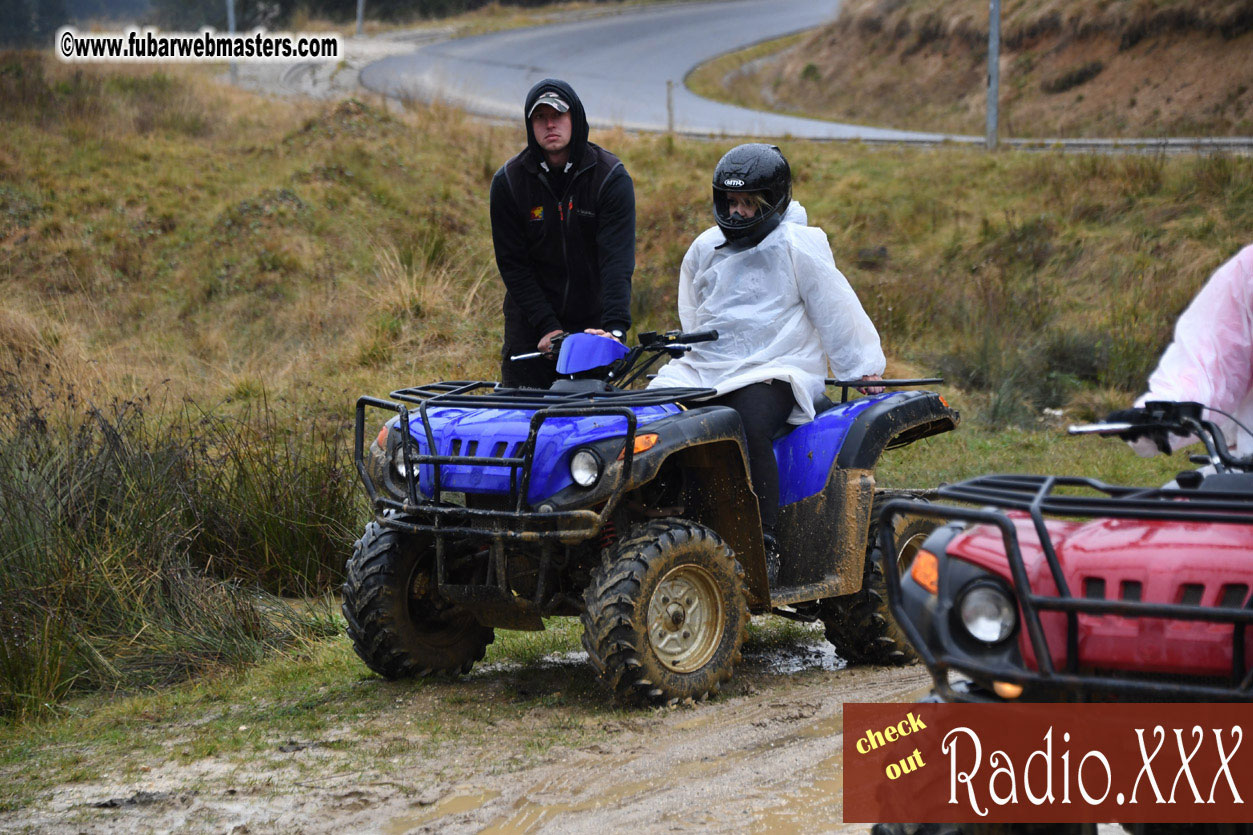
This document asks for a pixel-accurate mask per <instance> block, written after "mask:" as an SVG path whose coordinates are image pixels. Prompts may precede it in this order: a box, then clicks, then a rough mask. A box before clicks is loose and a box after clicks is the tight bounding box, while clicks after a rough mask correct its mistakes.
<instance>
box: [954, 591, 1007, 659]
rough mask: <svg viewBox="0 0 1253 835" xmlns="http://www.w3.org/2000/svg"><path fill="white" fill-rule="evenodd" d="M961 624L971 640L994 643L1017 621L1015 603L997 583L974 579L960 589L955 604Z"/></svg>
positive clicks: (1005, 636)
mask: <svg viewBox="0 0 1253 835" xmlns="http://www.w3.org/2000/svg"><path fill="white" fill-rule="evenodd" d="M957 610H958V612H959V613H960V614H961V621H962V626H964V627H966V631H967V632H969V633H970V635H971V637H973V638H974V639H975V640H978V641H983V642H984V643H985V644H996V643H999V642H1001V641H1003V640H1005V639H1006V638H1008V637H1009V636H1010V635H1011V634H1012V633H1013V631H1014V627H1015V626H1017V625H1018V607H1017V606H1015V605H1014V601H1013V600H1012V599H1010V597H1009V595H1008V594H1006V593H1005V592H1004V591H1003V590H1002V589H1001V588H1000V587H999V586H996V585H992V584H991V583H987V582H982V583H976V584H975V585H973V586H971V587H970V588H969V589H967V590H966V591H965V592H963V593H962V596H961V600H960V601H959V602H958V604H957Z"/></svg>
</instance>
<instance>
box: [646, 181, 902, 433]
mask: <svg viewBox="0 0 1253 835" xmlns="http://www.w3.org/2000/svg"><path fill="white" fill-rule="evenodd" d="M807 219H808V218H807V215H806V213H805V209H804V208H803V207H802V206H801V205H800V204H799V203H797V202H796V201H792V202H791V203H790V204H789V205H788V207H787V211H786V212H785V213H784V215H783V221H782V222H781V223H780V224H779V225H778V226H777V227H776V228H775V229H774V230H773V231H771V232H770V234H769V235H767V236H766V237H765V238H764V239H763V240H762V241H761V243H759V244H757V245H756V246H754V247H749V248H739V249H737V248H735V247H733V246H726V247H722V248H721V249H718V248H717V247H718V246H719V245H720V244H721V243H723V241H724V240H725V238H724V237H723V235H722V230H720V229H719V228H718V227H717V226H714V227H711V228H709V229H707V230H705V231H704V232H703V233H701V235H700V237H698V238H697V239H696V240H695V241H693V242H692V246H691V247H690V248H689V249H688V251H687V255H686V256H684V258H683V265H682V267H681V268H680V270H679V323H680V326H681V327H682V328H683V330H685V331H703V330H710V329H712V330H716V331H718V339H717V340H716V341H714V342H699V343H696V344H694V345H693V346H692V350H691V351H690V352H689V353H687V354H686V355H684V356H682V357H680V358H678V359H672V360H671V361H670V362H669V363H667V364H666V365H665V366H663V367H662V368H661V370H660V371H659V372H658V374H657V377H656V379H654V380H653V381H652V383H650V384H649V387H650V388H655V387H658V386H695V387H700V388H712V389H717V391H718V394H726V393H727V392H731V391H735V390H736V389H740V388H743V387H744V386H747V385H751V384H752V383H760V382H764V381H767V380H783V381H785V382H787V383H789V384H791V386H792V394H793V396H794V397H795V398H796V403H797V407H796V408H795V409H793V410H792V414H791V416H790V417H789V418H788V422H789V423H805V422H807V421H809V420H812V419H813V417H814V398H815V397H817V396H818V395H819V394H821V393H822V391H823V389H824V387H825V385H824V382H823V380H824V378H825V377H826V376H827V365H828V359H829V360H830V367H831V370H832V372H833V373H834V375H835V376H836V377H839V378H842V379H856V378H860V377H863V376H865V375H867V374H882V373H883V369H884V366H885V365H886V362H885V360H884V358H883V349H882V348H881V347H880V346H879V334H878V332H877V331H876V330H875V327H874V325H873V324H872V323H871V321H870V317H869V316H867V315H866V311H865V310H863V309H862V306H861V303H860V302H859V301H858V300H857V294H856V293H854V292H853V288H852V287H851V286H849V283H848V279H846V278H845V277H844V275H843V274H842V273H841V272H840V271H839V270H838V269H837V268H836V266H835V259H834V258H833V257H832V256H831V246H830V244H828V243H827V236H826V234H825V233H824V232H823V231H822V230H821V229H818V228H816V227H811V226H806V225H805V224H806V222H807Z"/></svg>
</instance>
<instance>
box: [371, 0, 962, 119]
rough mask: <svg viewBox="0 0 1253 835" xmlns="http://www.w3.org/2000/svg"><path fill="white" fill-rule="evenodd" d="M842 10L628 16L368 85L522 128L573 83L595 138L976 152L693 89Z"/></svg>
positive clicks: (504, 43) (539, 34) (483, 50)
mask: <svg viewBox="0 0 1253 835" xmlns="http://www.w3.org/2000/svg"><path fill="white" fill-rule="evenodd" d="M839 7H840V0H771V2H762V1H761V0H730V2H716V3H713V2H711V3H678V4H672V5H656V6H642V7H634V8H630V9H625V10H623V12H622V13H620V14H613V15H606V16H600V17H595V18H590V19H583V20H573V21H570V22H568V23H556V24H550V25H546V26H536V27H531V28H527V29H513V30H508V31H504V32H496V33H493V34H489V35H479V36H475V37H470V38H462V39H458V40H451V41H442V42H440V43H434V44H429V45H427V46H423V47H421V48H419V49H418V50H417V51H415V52H413V53H412V54H408V55H396V56H392V57H390V58H384V59H383V60H381V61H377V62H375V63H373V64H370V65H368V66H366V67H365V68H363V69H362V71H361V83H362V84H363V85H364V86H365V87H366V88H368V89H370V90H373V91H375V92H378V93H383V94H385V95H389V96H395V97H402V98H417V99H421V100H427V101H429V100H441V101H447V102H449V103H451V104H456V105H458V106H461V107H464V108H466V109H467V110H470V111H471V112H474V113H478V114H480V115H484V116H494V117H499V118H504V119H517V118H519V117H520V116H521V112H522V100H523V98H524V97H525V95H526V91H527V90H528V89H530V87H531V85H532V84H534V83H535V82H536V81H538V80H540V79H542V78H546V77H549V76H552V77H556V78H562V79H565V80H566V81H568V82H570V84H571V85H573V86H574V88H575V89H576V90H577V91H578V92H579V96H580V97H581V98H582V99H583V103H584V105H585V106H586V108H587V113H588V118H589V121H590V122H591V123H592V125H593V126H595V127H601V128H607V127H623V128H627V129H632V130H648V131H660V130H666V129H667V126H668V112H667V107H666V82H667V81H672V82H673V83H674V84H673V101H674V129H675V130H676V131H677V132H679V133H686V134H695V135H703V136H717V135H726V136H790V137H795V138H804V139H863V140H867V141H889V142H901V141H904V142H942V141H945V140H949V141H955V142H963V143H966V142H977V141H980V140H979V138H978V137H973V136H952V135H946V134H936V133H919V132H916V131H903V130H891V129H887V128H875V127H867V126H864V125H850V124H841V123H838V122H825V121H822V120H819V119H805V118H801V117H797V116H786V115H782V114H777V113H765V112H762V111H757V110H749V109H747V108H743V107H736V106H734V105H730V104H723V103H721V102H715V101H710V100H709V99H705V98H702V97H700V96H698V95H696V94H695V93H693V92H691V91H690V90H688V89H687V87H685V86H684V84H683V78H684V77H685V76H686V75H687V73H688V72H689V71H690V70H691V69H692V68H693V67H695V66H696V65H698V64H700V63H702V62H704V61H706V60H708V59H710V58H712V57H714V56H716V55H720V54H722V53H724V52H729V51H732V50H735V49H741V48H743V47H746V46H749V45H751V44H754V43H758V42H760V41H764V40H770V39H772V38H778V37H782V36H784V35H787V34H790V33H793V32H799V31H802V30H804V29H811V28H813V27H815V26H819V25H821V24H822V23H825V22H827V21H829V20H831V19H833V18H834V17H835V14H836V12H837V11H838V10H839Z"/></svg>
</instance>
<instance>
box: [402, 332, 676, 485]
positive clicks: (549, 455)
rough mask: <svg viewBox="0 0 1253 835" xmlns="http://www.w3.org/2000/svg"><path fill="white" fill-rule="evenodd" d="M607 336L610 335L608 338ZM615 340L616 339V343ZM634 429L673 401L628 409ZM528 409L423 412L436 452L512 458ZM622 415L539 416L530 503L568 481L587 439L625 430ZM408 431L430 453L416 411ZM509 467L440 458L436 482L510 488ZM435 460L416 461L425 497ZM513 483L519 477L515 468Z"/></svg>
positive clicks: (527, 426)
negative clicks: (572, 462)
mask: <svg viewBox="0 0 1253 835" xmlns="http://www.w3.org/2000/svg"><path fill="white" fill-rule="evenodd" d="M610 341H612V340H610ZM615 344H616V343H615ZM633 411H634V412H635V419H636V431H637V432H638V431H639V429H640V428H641V427H643V426H645V425H647V424H649V423H652V422H653V421H655V420H659V419H661V418H663V417H665V416H667V415H672V414H674V413H675V412H678V411H679V407H678V406H674V405H670V404H666V405H662V406H640V407H637V408H635V409H633ZM534 414H535V411H534V410H530V409H461V408H451V407H448V408H440V407H431V408H428V409H427V415H428V417H429V419H430V421H431V434H432V435H433V436H434V437H435V447H436V449H435V453H434V454H436V455H465V456H490V457H493V458H512V457H516V456H520V455H521V454H522V447H523V445H524V444H525V443H526V439H527V436H528V435H529V434H530V430H531V417H532V416H533V415H534ZM626 429H627V427H626V419H625V418H623V417H621V416H619V415H590V416H587V417H554V418H549V419H548V420H546V421H544V423H543V424H542V425H541V426H540V430H539V433H538V435H537V436H536V439H535V454H534V457H533V459H532V465H531V480H530V484H529V486H528V489H527V497H526V500H527V502H528V503H530V504H532V505H534V504H535V503H537V502H540V501H543V500H544V499H545V498H547V497H549V496H551V495H553V494H554V493H556V492H558V491H559V490H563V489H565V488H566V487H569V486H570V485H571V484H573V481H572V480H571V479H570V456H571V455H572V454H573V453H574V450H575V449H577V448H579V447H580V446H583V445H584V444H587V443H590V442H592V441H599V440H603V439H605V438H612V437H615V436H621V435H625V434H626ZM409 433H410V435H411V437H412V438H413V440H414V442H415V445H416V452H417V453H418V454H420V455H425V454H429V451H428V450H427V443H426V432H425V431H424V430H423V428H422V418H421V414H420V413H419V412H418V411H416V410H415V411H412V412H410V413H409ZM510 473H511V470H510V468H509V467H506V466H500V467H492V466H486V467H484V466H477V465H476V466H467V465H458V464H444V465H442V466H441V467H440V488H441V489H442V490H451V491H454V492H464V493H492V494H498V495H508V494H509V493H510V488H511V484H510V481H511V479H510ZM434 479H435V465H433V464H422V465H420V466H419V467H418V485H419V489H420V490H421V492H422V494H423V495H424V496H427V497H428V498H429V497H430V496H431V494H432V492H433V485H434ZM517 479H518V480H517V484H518V485H519V486H520V485H521V483H522V472H521V470H519V471H518V475H517Z"/></svg>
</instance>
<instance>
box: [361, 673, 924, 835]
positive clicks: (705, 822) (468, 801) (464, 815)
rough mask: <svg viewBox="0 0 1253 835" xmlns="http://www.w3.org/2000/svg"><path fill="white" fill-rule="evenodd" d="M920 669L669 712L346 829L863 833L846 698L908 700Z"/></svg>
mask: <svg viewBox="0 0 1253 835" xmlns="http://www.w3.org/2000/svg"><path fill="white" fill-rule="evenodd" d="M929 685H930V678H929V676H928V675H927V673H926V670H925V669H924V668H921V667H908V668H904V669H877V668H864V667H863V668H856V669H850V670H841V671H836V672H832V673H825V674H822V675H821V676H815V677H811V678H810V679H809V680H807V681H805V682H803V683H794V684H792V685H790V686H788V687H786V688H785V689H784V690H783V691H782V692H778V691H774V692H768V693H758V694H755V695H752V696H747V697H741V698H737V699H735V700H729V701H722V702H718V703H713V704H704V705H698V706H696V707H695V708H693V709H691V710H686V711H685V710H680V711H676V712H673V713H671V714H670V715H669V716H666V717H664V719H663V720H662V721H661V722H660V723H659V724H657V725H653V726H652V727H650V728H647V729H645V730H644V731H642V732H631V733H627V732H623V733H622V734H621V735H620V736H618V737H615V739H614V740H613V741H612V742H611V743H610V744H597V745H592V746H587V747H584V748H581V749H577V750H570V751H565V752H561V753H560V754H557V755H555V756H554V758H553V760H551V761H549V762H547V763H545V764H543V765H541V766H537V767H534V768H531V769H528V770H525V771H521V772H515V773H513V774H509V775H502V776H500V777H486V778H483V779H480V780H476V781H474V782H473V783H467V784H463V785H462V786H459V787H455V788H454V789H453V790H452V791H451V792H450V793H449V794H448V795H446V796H445V797H444V798H441V799H440V801H439V802H437V803H436V804H434V805H433V806H431V807H430V808H427V809H424V810H422V811H411V812H409V813H407V814H403V813H402V814H397V815H395V816H394V817H392V818H390V819H386V818H375V819H374V820H373V821H364V820H361V821H354V822H352V824H350V825H356V824H362V825H364V826H365V827H367V828H370V827H372V826H377V827H378V830H377V831H381V832H384V833H391V834H392V835H401V833H416V832H433V831H439V832H451V833H460V832H484V833H494V835H516V833H529V832H539V831H543V832H559V833H596V834H597V835H600V833H604V832H621V831H636V832H668V831H676V830H677V831H691V830H700V831H702V832H759V833H770V832H795V831H811V832H864V831H865V830H866V827H865V826H864V825H845V824H843V823H841V817H842V805H841V799H840V798H841V792H840V789H841V786H842V774H841V771H840V769H841V753H842V743H843V734H842V730H843V703H844V702H845V701H859V702H865V701H909V700H914V699H917V698H919V697H920V696H921V695H923V694H924V693H925V692H926V690H927V689H928V687H929Z"/></svg>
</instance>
